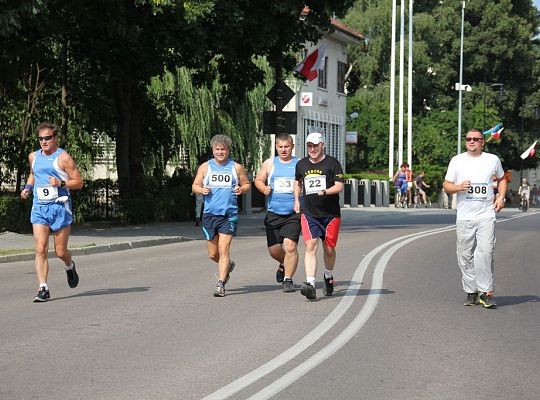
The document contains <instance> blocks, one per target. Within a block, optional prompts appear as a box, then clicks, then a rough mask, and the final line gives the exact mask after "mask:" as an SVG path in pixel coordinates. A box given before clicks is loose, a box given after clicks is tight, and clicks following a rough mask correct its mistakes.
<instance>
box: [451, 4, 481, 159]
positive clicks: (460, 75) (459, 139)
mask: <svg viewBox="0 0 540 400" xmlns="http://www.w3.org/2000/svg"><path fill="white" fill-rule="evenodd" d="M464 22H465V1H462V3H461V44H460V50H459V100H458V135H457V153H458V154H459V153H461V102H462V96H463V94H462V93H463V90H462V89H463V25H464ZM484 104H485V102H484Z"/></svg>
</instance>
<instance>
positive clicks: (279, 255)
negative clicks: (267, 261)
mask: <svg viewBox="0 0 540 400" xmlns="http://www.w3.org/2000/svg"><path fill="white" fill-rule="evenodd" d="M268 253H270V257H272V258H273V259H274V260H276V261H277V262H278V263H280V264H282V265H285V264H284V262H285V250H284V249H283V247H282V246H281V244H279V243H278V244H275V245H273V246H270V247H268Z"/></svg>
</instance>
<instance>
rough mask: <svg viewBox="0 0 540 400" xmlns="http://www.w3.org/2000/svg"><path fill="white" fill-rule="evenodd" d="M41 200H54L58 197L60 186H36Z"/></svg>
mask: <svg viewBox="0 0 540 400" xmlns="http://www.w3.org/2000/svg"><path fill="white" fill-rule="evenodd" d="M36 192H37V197H38V199H39V200H44V201H52V200H56V199H57V198H58V187H56V186H53V185H43V186H37V187H36Z"/></svg>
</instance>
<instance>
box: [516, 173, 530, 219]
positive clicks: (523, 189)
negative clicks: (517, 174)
mask: <svg viewBox="0 0 540 400" xmlns="http://www.w3.org/2000/svg"><path fill="white" fill-rule="evenodd" d="M518 194H519V196H520V199H521V203H520V206H519V209H520V210H523V211H527V209H528V208H529V197H530V195H531V185H529V182H527V178H523V179H522V180H521V186H520V187H519V190H518Z"/></svg>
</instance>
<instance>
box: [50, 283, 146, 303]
mask: <svg viewBox="0 0 540 400" xmlns="http://www.w3.org/2000/svg"><path fill="white" fill-rule="evenodd" d="M149 290H150V286H138V287H132V288H107V289H96V290H89V291H87V292H82V293H77V294H74V295H73V296H64V297H55V298H53V299H52V300H63V299H71V298H74V297H88V296H103V295H109V294H122V293H139V292H148V291H149Z"/></svg>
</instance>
